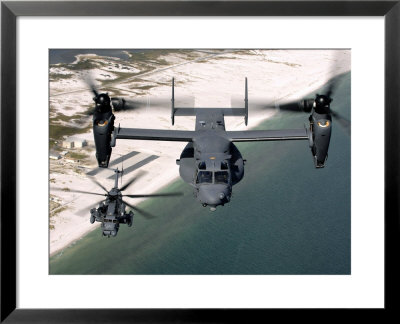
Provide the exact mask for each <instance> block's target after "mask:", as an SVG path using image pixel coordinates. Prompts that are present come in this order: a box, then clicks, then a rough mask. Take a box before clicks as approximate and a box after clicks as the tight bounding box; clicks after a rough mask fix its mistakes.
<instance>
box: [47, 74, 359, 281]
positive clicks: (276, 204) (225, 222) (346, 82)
mask: <svg viewBox="0 0 400 324" xmlns="http://www.w3.org/2000/svg"><path fill="white" fill-rule="evenodd" d="M332 109H334V110H336V111H337V112H339V113H341V114H343V115H344V116H345V117H347V118H348V119H350V73H348V74H346V75H345V76H343V77H342V82H341V83H340V85H339V87H338V89H337V92H336V95H335V100H334V102H333V103H332ZM250 118H251V115H250ZM307 118H308V116H307V115H306V114H293V113H281V114H279V115H278V116H277V117H274V118H272V119H270V120H268V121H266V122H264V123H263V124H262V125H260V127H259V128H260V129H265V128H271V129H274V128H275V129H278V128H299V127H302V126H303V125H304V123H306V122H307ZM237 146H238V148H239V150H240V151H241V153H242V155H243V157H244V158H245V159H247V163H246V167H245V177H244V178H243V180H242V181H241V182H240V183H239V184H237V185H236V186H234V187H233V197H232V200H231V202H230V203H229V204H227V205H225V206H224V207H218V208H217V210H216V211H215V212H210V211H209V209H208V208H203V207H201V205H200V204H199V203H198V202H197V201H196V200H195V199H193V197H192V191H191V187H190V186H189V185H187V184H186V183H184V182H183V181H182V180H178V181H176V182H175V183H173V184H172V185H171V186H169V188H168V189H166V191H177V190H182V191H184V192H185V196H184V197H178V198H176V199H152V200H147V201H145V202H144V203H142V204H141V205H140V206H141V207H142V208H144V209H146V210H147V211H149V212H151V213H152V214H155V215H158V217H157V218H156V219H153V220H147V219H144V218H142V217H140V216H139V215H136V216H135V219H134V225H133V227H132V228H128V227H126V226H121V228H120V231H119V233H118V236H117V237H116V238H110V239H107V238H103V237H101V233H100V230H96V231H93V232H91V233H89V234H88V235H87V236H85V237H84V238H82V239H81V240H79V241H78V242H76V243H75V244H74V245H73V246H72V247H69V248H67V249H65V250H64V251H63V253H62V254H58V255H56V256H54V257H52V258H51V259H50V273H51V274H349V273H350V269H351V264H350V247H351V244H350V243H351V234H350V192H351V190H350V137H349V136H348V135H347V134H346V133H345V132H344V131H343V129H342V128H340V127H339V126H338V125H337V123H336V124H335V123H333V131H332V140H331V145H330V149H329V159H328V162H327V166H326V168H324V169H315V168H314V163H313V160H312V156H311V153H310V150H309V148H308V143H307V141H300V142H297V141H293V142H289V141H288V142H261V143H240V144H238V145H237ZM177 158H178V157H177ZM133 189H134V188H133ZM132 202H133V200H132ZM88 221H89V217H88Z"/></svg>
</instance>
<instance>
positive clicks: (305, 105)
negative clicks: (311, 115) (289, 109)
mask: <svg viewBox="0 0 400 324" xmlns="http://www.w3.org/2000/svg"><path fill="white" fill-rule="evenodd" d="M298 104H299V107H300V109H301V110H303V111H304V112H311V109H312V108H313V106H314V99H304V100H302V101H300V102H299V103H298Z"/></svg>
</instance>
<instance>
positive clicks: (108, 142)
mask: <svg viewBox="0 0 400 324" xmlns="http://www.w3.org/2000/svg"><path fill="white" fill-rule="evenodd" d="M92 90H93V88H92ZM93 92H94V93H95V98H94V101H95V102H96V108H95V109H94V111H93V134H94V139H95V144H96V157H97V161H98V165H99V167H107V166H108V162H109V159H110V155H111V150H112V147H114V146H115V145H116V140H117V139H131V140H132V139H136V140H155V141H180V142H188V144H187V145H186V147H185V148H184V150H183V152H182V154H181V156H180V159H178V160H177V164H178V165H179V173H180V176H181V177H182V179H183V180H184V181H185V182H187V183H189V184H190V185H192V186H193V187H194V196H195V197H196V198H197V200H198V201H199V202H200V203H201V204H202V205H203V206H204V207H206V206H209V207H210V209H211V210H215V208H216V207H217V206H219V205H222V206H223V205H224V204H226V203H228V202H229V201H230V199H231V196H232V186H233V185H235V184H237V183H238V182H239V181H240V180H241V179H242V178H243V175H244V164H245V160H244V159H243V158H242V155H241V154H240V152H239V150H238V149H237V147H236V146H235V144H234V142H251V141H287V140H307V141H308V142H309V146H310V148H311V152H312V155H313V158H314V163H315V167H316V168H323V167H324V166H325V162H326V159H327V156H328V148H329V142H330V137H331V130H332V116H333V113H332V111H331V109H330V103H331V101H332V98H331V95H332V92H333V86H332V87H331V88H330V89H329V90H328V91H327V93H326V94H323V95H318V94H317V95H316V96H315V98H313V99H305V100H302V101H301V102H296V103H295V104H293V103H289V104H286V105H282V106H280V109H281V110H290V111H299V112H300V111H303V112H306V113H310V117H309V126H308V127H305V128H303V129H282V130H250V131H226V130H225V121H224V117H225V116H244V120H245V124H246V125H247V121H248V88H247V78H246V79H245V99H244V108H186V107H175V96H174V79H172V99H171V102H172V107H171V120H172V125H174V121H175V116H196V126H195V130H194V131H179V130H161V129H137V128H121V127H119V126H118V127H114V119H115V116H114V114H113V112H112V109H113V108H114V111H119V110H128V109H134V108H137V106H135V104H132V105H129V104H128V101H125V100H124V99H118V98H114V99H111V98H110V97H109V96H108V95H107V94H98V93H97V92H96V91H95V90H94V91H93ZM264 108H270V107H269V106H268V105H265V107H264ZM335 117H338V118H339V116H338V115H337V114H336V116H335Z"/></svg>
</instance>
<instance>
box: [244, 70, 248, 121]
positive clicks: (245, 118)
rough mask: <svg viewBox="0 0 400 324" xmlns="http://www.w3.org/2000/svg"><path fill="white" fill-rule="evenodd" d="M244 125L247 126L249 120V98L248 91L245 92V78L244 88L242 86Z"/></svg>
mask: <svg viewBox="0 0 400 324" xmlns="http://www.w3.org/2000/svg"><path fill="white" fill-rule="evenodd" d="M244 88H245V89H244V91H245V93H244V111H245V114H244V123H245V125H246V126H247V122H248V120H249V98H248V90H247V77H246V78H245V86H244Z"/></svg>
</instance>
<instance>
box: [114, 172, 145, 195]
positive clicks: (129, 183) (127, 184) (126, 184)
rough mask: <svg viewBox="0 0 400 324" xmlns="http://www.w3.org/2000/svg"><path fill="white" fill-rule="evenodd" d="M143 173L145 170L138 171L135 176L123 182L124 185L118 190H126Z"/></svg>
mask: <svg viewBox="0 0 400 324" xmlns="http://www.w3.org/2000/svg"><path fill="white" fill-rule="evenodd" d="M144 174H145V172H143V171H141V172H139V173H138V174H137V175H136V176H134V177H133V178H131V179H130V180H129V181H128V182H127V183H125V185H123V186H122V187H121V188H120V189H119V190H120V191H124V190H126V189H127V188H128V187H129V186H130V185H131V184H132V183H133V182H134V181H136V180H137V179H139V178H141V177H142V176H143V175H144Z"/></svg>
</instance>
